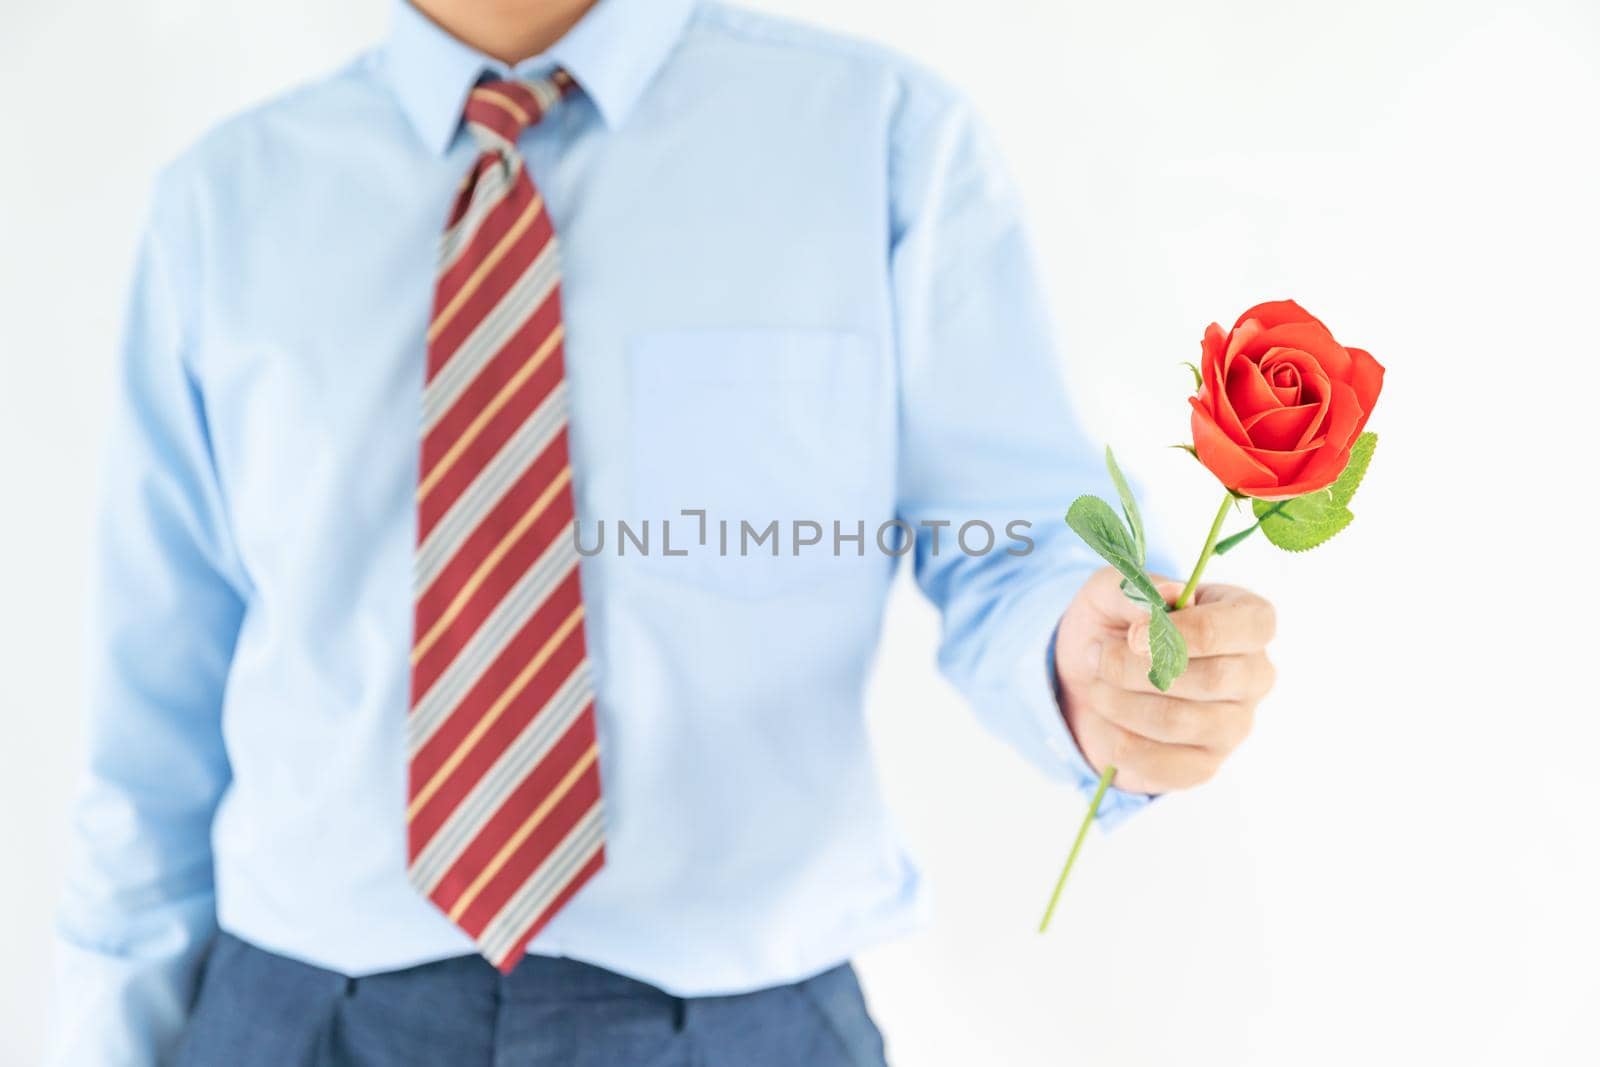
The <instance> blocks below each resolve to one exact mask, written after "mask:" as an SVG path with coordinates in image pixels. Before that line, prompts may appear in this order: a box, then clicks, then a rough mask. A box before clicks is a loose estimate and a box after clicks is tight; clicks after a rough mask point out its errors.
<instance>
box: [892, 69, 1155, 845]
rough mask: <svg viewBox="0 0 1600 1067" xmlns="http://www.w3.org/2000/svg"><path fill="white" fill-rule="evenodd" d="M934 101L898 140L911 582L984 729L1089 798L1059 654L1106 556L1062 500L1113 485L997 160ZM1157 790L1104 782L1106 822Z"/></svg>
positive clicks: (947, 670) (896, 212)
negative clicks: (928, 603)
mask: <svg viewBox="0 0 1600 1067" xmlns="http://www.w3.org/2000/svg"><path fill="white" fill-rule="evenodd" d="M928 110H929V111H930V112H931V113H929V114H927V115H926V116H925V117H919V116H916V115H914V114H913V115H908V116H904V120H905V124H906V125H907V126H908V127H909V129H908V131H907V133H906V135H905V136H904V137H903V138H901V139H899V140H898V142H897V143H895V144H894V146H893V149H892V152H891V170H890V178H891V197H892V205H891V234H890V236H891V259H890V269H891V274H892V287H893V298H894V302H895V327H896V335H897V346H898V351H897V358H898V360H899V374H900V388H901V397H902V400H901V411H900V457H901V458H900V474H899V477H900V494H899V503H898V510H899V515H900V518H901V519H902V521H904V522H906V523H908V524H909V525H910V526H911V527H912V529H913V530H914V531H915V533H916V535H917V538H916V549H915V555H914V560H915V571H916V578H917V582H918V584H919V585H920V586H921V588H922V590H923V592H924V593H926V594H927V596H928V597H929V599H931V600H932V601H933V603H934V604H935V605H936V606H937V607H938V608H939V609H940V612H941V614H942V616H943V630H942V636H941V643H940V653H939V663H940V668H941V670H942V671H943V673H944V674H945V675H946V676H947V677H948V678H949V679H950V680H951V682H953V683H954V684H955V686H956V687H957V688H958V689H959V690H960V691H961V692H962V693H963V694H964V695H965V696H966V698H967V699H968V701H969V702H970V703H971V704H972V706H973V707H974V708H975V709H976V711H977V714H978V715H979V716H980V718H981V720H982V721H983V723H984V724H985V725H986V726H987V727H988V728H989V730H990V731H992V732H993V733H995V734H996V735H998V736H999V737H1001V738H1002V739H1004V740H1005V741H1007V742H1009V743H1010V744H1011V745H1013V746H1014V747H1015V748H1017V749H1018V750H1019V751H1020V752H1021V753H1022V754H1023V755H1024V756H1025V757H1027V758H1028V759H1029V760H1030V761H1032V762H1033V763H1034V764H1036V765H1037V766H1038V767H1039V768H1040V769H1041V770H1043V771H1044V772H1045V773H1046V774H1047V775H1049V776H1051V777H1052V778H1055V779H1058V780H1061V781H1065V782H1068V783H1071V784H1073V785H1075V786H1077V787H1078V788H1079V789H1081V790H1083V791H1084V792H1085V793H1088V792H1091V791H1092V790H1093V789H1094V786H1095V785H1096V783H1097V781H1098V775H1097V774H1096V773H1095V772H1094V770H1093V769H1092V768H1091V767H1090V766H1089V764H1088V762H1087V760H1085V759H1084V757H1083V755H1082V754H1081V753H1080V752H1079V751H1078V748H1077V745H1076V743H1075V742H1074V741H1073V738H1072V734H1071V731H1070V730H1068V729H1067V726H1066V721H1065V719H1064V717H1063V715H1062V713H1061V708H1060V706H1059V705H1058V703H1057V701H1056V697H1055V689H1054V682H1055V674H1054V670H1053V667H1052V661H1051V660H1050V658H1049V650H1050V648H1051V642H1052V639H1053V636H1054V634H1055V631H1056V626H1057V624H1058V623H1059V621H1060V619H1061V616H1062V614H1063V613H1064V612H1065V611H1066V608H1067V605H1068V603H1069V602H1070V601H1071V599H1072V597H1073V595H1074V594H1075V593H1076V592H1077V590H1078V588H1079V587H1080V586H1081V585H1082V584H1083V582H1084V580H1085V579H1086V578H1087V577H1088V576H1089V575H1090V574H1091V573H1093V572H1094V570H1095V569H1097V568H1098V567H1099V566H1100V561H1099V559H1098V557H1096V556H1094V555H1093V554H1092V553H1091V552H1090V551H1089V550H1088V549H1087V548H1085V547H1084V546H1083V545H1082V544H1081V543H1079V542H1078V541H1077V539H1076V537H1075V536H1074V535H1073V534H1072V532H1071V530H1070V529H1069V528H1068V527H1067V525H1066V523H1065V521H1064V516H1065V513H1066V509H1067V505H1068V504H1069V503H1070V502H1071V500H1072V499H1073V498H1074V497H1075V496H1077V495H1078V494H1080V493H1087V492H1094V493H1099V494H1100V495H1102V496H1106V495H1108V494H1114V490H1112V489H1111V488H1110V480H1109V477H1108V475H1107V474H1106V472H1105V469H1104V461H1103V451H1102V449H1101V448H1099V447H1096V446H1094V445H1092V444H1090V442H1089V441H1088V439H1087V438H1086V436H1085V435H1084V433H1083V432H1082V429H1081V427H1080V426H1079V424H1078V421H1077V419H1076V418H1075V417H1074V415H1073V412H1072V410H1071V408H1070V407H1069V405H1068V404H1067V401H1066V397H1065V392H1064V388H1063V377H1062V371H1063V367H1062V365H1061V363H1060V361H1059V360H1058V358H1057V355H1056V348H1055V345H1054V343H1053V341H1052V338H1051V328H1050V324H1049V321H1048V314H1047V311H1046V307H1045V302H1044V299H1043V295H1042V293H1041V289H1040V284H1039V279H1038V274H1037V270H1036V268H1035V265H1034V262H1033V257H1032V254H1031V251H1030V249H1029V247H1028V244H1027V241H1026V239H1025V235H1024V232H1023V226H1022V220H1021V218H1020V214H1019V210H1018V205H1017V200H1016V196H1015V193H1014V191H1013V189H1012V187H1011V184H1010V182H1009V180H1008V179H1007V176H1006V174H1005V172H1004V169H1003V167H1002V166H1001V164H1000V162H999V159H998V156H997V154H996V152H995V151H994V148H993V147H992V145H991V143H990V141H989V139H988V137H987V136H986V133H985V131H984V130H983V129H982V128H981V126H980V125H979V123H978V122H977V121H976V120H975V119H974V117H973V116H972V114H971V111H970V109H969V108H968V107H967V106H966V104H965V103H964V102H963V101H960V100H958V99H948V100H946V101H945V102H944V103H943V104H942V105H941V106H939V107H937V108H932V109H928ZM1110 498H1111V499H1115V497H1114V495H1111V497H1110ZM941 522H948V523H949V525H948V526H930V524H937V523H941ZM977 522H981V523H984V524H985V525H986V526H987V527H988V528H989V529H991V530H993V531H994V534H995V542H996V543H995V545H994V547H993V548H992V549H991V550H989V551H979V550H980V549H983V548H984V545H985V541H986V539H987V538H986V535H985V533H984V530H983V527H979V526H971V527H969V528H968V534H967V536H966V538H965V539H963V538H962V537H961V536H960V534H961V529H962V527H963V525H964V524H968V523H977ZM935 533H936V534H937V535H938V536H937V539H935V537H933V536H931V535H932V534H935ZM1017 534H1020V538H1019V537H1017V536H1014V535H1017ZM969 549H970V550H971V551H970V552H969V551H968V550H969ZM1149 799H1150V798H1149V797H1146V796H1143V795H1140V794H1133V793H1126V792H1123V791H1122V790H1118V789H1111V790H1109V791H1108V792H1107V794H1106V797H1105V799H1104V801H1103V802H1102V804H1101V807H1100V818H1101V820H1102V821H1103V822H1105V823H1108V824H1109V823H1113V822H1116V821H1117V820H1119V819H1121V818H1124V817H1126V816H1127V815H1128V814H1129V813H1130V812H1132V811H1134V810H1136V809H1138V808H1140V807H1142V806H1143V805H1145V804H1146V803H1148V802H1149Z"/></svg>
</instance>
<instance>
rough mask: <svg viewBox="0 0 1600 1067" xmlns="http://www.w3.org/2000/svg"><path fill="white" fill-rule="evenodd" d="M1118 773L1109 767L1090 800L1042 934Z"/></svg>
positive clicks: (1041, 922) (1046, 913)
mask: <svg viewBox="0 0 1600 1067" xmlns="http://www.w3.org/2000/svg"><path fill="white" fill-rule="evenodd" d="M1116 774H1117V769H1116V768H1115V767H1107V768H1106V769H1105V773H1104V774H1102V775H1101V776H1100V784H1099V785H1097V786H1095V789H1094V799H1092V800H1090V801H1089V814H1087V815H1085V816H1084V817H1083V825H1082V826H1080V827H1078V836H1077V837H1076V838H1075V839H1074V840H1073V842H1072V851H1071V852H1069V853H1067V862H1066V863H1065V864H1063V865H1062V867H1061V877H1060V878H1057V879H1056V890H1055V892H1054V893H1051V894H1050V903H1049V904H1047V905H1045V909H1044V918H1042V919H1040V920H1039V932H1040V933H1041V934H1042V933H1044V932H1045V931H1046V930H1048V929H1049V928H1050V916H1052V915H1054V914H1055V913H1056V901H1058V900H1060V899H1061V890H1062V889H1064V888H1065V887H1066V884H1067V875H1069V874H1071V873H1072V865H1073V863H1075V862H1076V861H1077V859H1078V851H1079V850H1080V849H1082V848H1083V839H1084V838H1085V837H1088V836H1089V824H1090V823H1091V822H1093V821H1094V813H1095V812H1096V811H1098V810H1100V801H1101V799H1102V798H1103V797H1104V796H1105V795H1106V789H1107V788H1108V787H1109V786H1110V785H1111V779H1112V778H1114V777H1116Z"/></svg>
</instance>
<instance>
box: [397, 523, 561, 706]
mask: <svg viewBox="0 0 1600 1067" xmlns="http://www.w3.org/2000/svg"><path fill="white" fill-rule="evenodd" d="M571 525H572V497H571V495H570V494H568V493H558V494H557V495H556V498H555V499H554V500H552V501H551V503H550V506H549V508H548V509H546V510H545V511H544V512H542V513H541V514H540V515H539V516H538V518H536V519H534V520H533V522H531V523H530V524H529V526H528V529H526V530H524V531H523V532H522V534H521V536H519V537H518V538H517V539H516V540H515V541H514V542H513V543H512V545H511V547H510V549H509V550H508V551H507V552H506V554H505V556H504V557H502V558H501V559H500V560H499V561H497V562H495V563H494V564H492V565H490V568H489V570H488V572H487V573H486V575H485V577H484V580H483V582H482V583H481V584H479V585H478V586H477V587H476V588H475V589H473V590H472V591H471V592H470V593H468V594H466V595H465V598H464V599H463V600H462V601H461V606H460V607H458V608H456V609H455V610H456V612H457V613H456V614H455V615H454V616H452V617H451V619H450V621H449V622H448V623H447V624H445V626H444V628H443V629H442V630H440V631H439V636H438V637H436V638H434V643H433V645H432V647H430V648H429V649H428V650H427V651H426V652H424V653H423V655H422V656H421V657H420V658H418V660H417V662H416V666H415V670H414V672H413V675H412V677H413V680H414V681H415V682H416V683H417V684H420V685H421V686H422V687H423V690H422V691H424V692H426V691H427V689H429V688H432V686H433V683H434V682H435V681H437V680H438V677H439V675H440V674H441V673H442V672H443V671H444V669H445V668H446V667H448V666H449V665H450V662H451V661H452V660H454V659H455V658H456V656H457V655H459V654H460V652H461V649H462V648H464V647H466V644H467V642H469V641H470V640H472V636H473V634H475V633H477V631H478V627H479V626H481V625H482V624H483V620H484V619H486V618H488V616H489V613H490V612H492V611H494V609H495V608H496V607H497V606H498V605H499V603H500V601H501V600H503V599H505V596H506V594H507V593H508V592H510V590H511V587H512V586H513V585H515V584H516V583H517V581H518V580H519V579H520V578H521V577H522V576H523V574H524V573H525V572H526V571H527V570H528V568H529V567H531V566H533V564H534V562H535V561H536V560H537V559H538V558H539V557H540V556H542V555H543V554H544V552H545V550H546V549H547V548H549V547H550V546H551V545H553V544H555V542H556V539H557V538H561V537H567V536H569V534H570V530H571ZM421 632H422V633H432V632H433V627H432V626H430V627H429V629H427V630H423V631H421Z"/></svg>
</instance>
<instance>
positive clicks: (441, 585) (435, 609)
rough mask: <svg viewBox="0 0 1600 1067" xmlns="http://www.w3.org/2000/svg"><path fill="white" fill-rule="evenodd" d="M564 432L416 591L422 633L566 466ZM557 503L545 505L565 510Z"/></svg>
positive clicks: (520, 476)
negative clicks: (424, 586) (435, 573)
mask: <svg viewBox="0 0 1600 1067" xmlns="http://www.w3.org/2000/svg"><path fill="white" fill-rule="evenodd" d="M566 433H567V431H566V429H565V427H563V428H562V429H561V430H559V431H558V432H557V434H556V437H555V439H554V440H553V441H551V442H550V443H549V444H548V445H546V446H545V447H544V449H543V450H542V451H540V452H539V453H538V454H537V455H536V456H534V458H533V461H532V462H531V463H529V464H528V465H527V466H526V467H525V468H524V469H523V471H522V473H521V474H520V475H518V476H517V477H516V479H515V480H514V481H513V482H512V483H511V486H510V487H509V488H507V489H506V490H504V495H502V496H501V497H500V498H499V499H498V500H497V501H496V502H495V503H494V505H493V506H492V507H491V508H490V509H489V510H488V511H487V512H485V513H484V515H483V518H482V519H481V520H479V522H478V524H477V526H475V527H473V528H472V529H471V530H470V531H469V532H468V533H467V535H466V537H465V538H463V539H462V540H461V542H460V544H458V545H457V546H456V547H455V549H454V552H453V554H452V555H451V556H450V557H449V559H448V561H447V562H446V563H445V565H444V566H443V567H442V568H441V569H440V570H439V574H438V577H436V578H435V579H434V580H433V584H432V585H430V586H428V588H427V589H426V590H423V591H422V592H420V593H418V594H417V603H416V620H415V621H416V625H417V632H418V633H424V634H425V633H427V632H428V631H429V630H431V629H432V628H433V624H434V620H436V619H438V617H439V614H440V613H441V612H442V611H444V609H445V608H446V607H448V606H449V604H450V602H451V601H452V600H454V599H455V598H456V594H457V593H459V592H460V591H461V588H462V586H463V585H465V584H466V582H467V579H468V578H470V577H471V576H472V573H473V571H475V570H476V569H477V566H478V562H479V561H480V560H482V559H484V558H485V557H486V556H488V555H489V553H490V552H492V551H494V548H495V546H496V545H498V544H499V543H500V540H501V538H503V537H504V536H505V535H506V534H507V532H508V531H510V530H511V529H512V528H513V527H515V526H516V524H517V522H518V521H519V520H520V519H521V518H522V517H523V516H524V515H525V514H527V512H528V511H529V509H531V508H532V507H533V506H534V505H535V504H537V503H538V501H539V498H540V496H541V495H542V494H543V493H544V492H545V491H546V490H547V489H548V488H549V486H550V483H551V482H552V481H554V480H555V478H556V476H557V475H559V474H560V473H561V471H562V468H564V467H566V466H567V442H566ZM558 495H561V494H558ZM560 504H561V501H560V500H551V501H550V502H549V504H547V505H546V506H547V507H549V508H552V509H555V510H558V511H559V510H564V509H562V508H561V507H560Z"/></svg>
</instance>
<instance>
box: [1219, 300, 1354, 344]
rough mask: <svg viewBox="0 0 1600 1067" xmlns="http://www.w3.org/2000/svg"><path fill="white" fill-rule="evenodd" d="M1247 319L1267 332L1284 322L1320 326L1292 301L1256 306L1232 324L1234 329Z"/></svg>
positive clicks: (1311, 315)
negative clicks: (1252, 320) (1256, 323)
mask: <svg viewBox="0 0 1600 1067" xmlns="http://www.w3.org/2000/svg"><path fill="white" fill-rule="evenodd" d="M1247 319H1255V320H1256V321H1257V322H1259V323H1261V325H1262V327H1263V328H1265V329H1268V330H1270V329H1272V328H1273V327H1274V326H1280V325H1282V324H1283V323H1286V322H1315V323H1316V324H1317V325H1318V326H1322V323H1321V322H1318V320H1317V317H1316V316H1315V315H1313V314H1311V312H1309V311H1307V310H1306V309H1305V308H1303V307H1301V306H1300V305H1299V304H1296V303H1295V302H1294V301H1293V300H1269V301H1267V302H1266V303H1264V304H1257V305H1256V306H1255V307H1253V308H1251V309H1250V310H1249V311H1246V312H1245V313H1244V314H1243V315H1240V316H1239V318H1238V321H1237V322H1235V323H1234V324H1233V327H1234V329H1238V328H1239V326H1240V324H1241V323H1243V322H1244V321H1245V320H1247ZM1323 329H1324V330H1326V329H1327V327H1326V326H1323ZM1330 336H1332V335H1331V333H1330Z"/></svg>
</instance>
